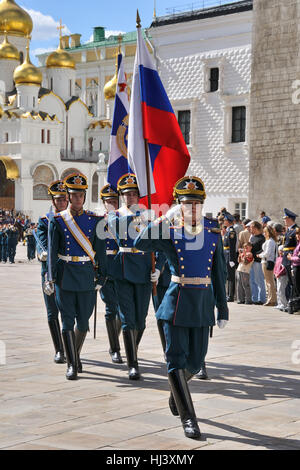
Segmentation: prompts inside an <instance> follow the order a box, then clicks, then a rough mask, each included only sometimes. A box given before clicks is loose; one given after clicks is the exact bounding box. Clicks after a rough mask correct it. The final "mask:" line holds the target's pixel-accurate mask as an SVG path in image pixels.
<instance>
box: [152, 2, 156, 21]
mask: <svg viewBox="0 0 300 470" xmlns="http://www.w3.org/2000/svg"><path fill="white" fill-rule="evenodd" d="M153 20H154V21H155V20H156V0H154V9H153Z"/></svg>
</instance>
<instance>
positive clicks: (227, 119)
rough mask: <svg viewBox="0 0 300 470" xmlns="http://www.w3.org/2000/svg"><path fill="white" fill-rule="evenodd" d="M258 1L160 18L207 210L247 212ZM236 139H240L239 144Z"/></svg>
mask: <svg viewBox="0 0 300 470" xmlns="http://www.w3.org/2000/svg"><path fill="white" fill-rule="evenodd" d="M251 30H252V1H249V0H247V1H241V2H237V3H232V4H229V5H223V6H218V7H214V8H208V9H204V10H198V11H193V12H186V13H178V14H173V15H170V16H165V17H159V18H156V19H155V20H154V21H153V23H152V26H151V28H150V30H149V32H150V34H151V38H152V42H153V44H154V46H155V56H156V60H157V66H158V70H159V72H160V76H161V78H162V81H163V83H164V85H165V88H166V90H167V93H168V96H169V98H170V100H171V102H172V105H173V108H174V111H175V112H177V115H178V120H179V123H180V124H181V127H182V129H183V133H184V135H185V137H186V142H187V143H188V148H189V151H190V154H191V164H190V167H189V169H188V173H189V174H193V175H197V176H199V177H201V178H202V179H203V181H204V183H205V186H206V191H207V200H206V203H205V208H204V210H205V212H206V213H210V214H213V215H214V216H215V215H216V214H217V212H218V211H219V209H220V208H221V207H223V206H225V207H226V208H227V210H229V211H230V212H232V213H233V212H236V211H239V212H240V214H241V215H242V216H245V215H246V214H247V211H248V186H249V184H248V178H249V149H248V136H249V129H248V127H249V126H248V125H249V122H250V119H249V99H250V86H251ZM234 141H235V142H234Z"/></svg>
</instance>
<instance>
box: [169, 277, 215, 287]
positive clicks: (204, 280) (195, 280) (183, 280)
mask: <svg viewBox="0 0 300 470" xmlns="http://www.w3.org/2000/svg"><path fill="white" fill-rule="evenodd" d="M171 281H172V282H176V283H177V284H182V285H184V284H193V285H195V286H197V285H200V284H206V285H208V284H211V278H210V277H179V276H172V277H171Z"/></svg>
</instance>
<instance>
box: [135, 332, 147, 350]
mask: <svg viewBox="0 0 300 470" xmlns="http://www.w3.org/2000/svg"><path fill="white" fill-rule="evenodd" d="M144 331H145V328H144V329H143V330H135V344H136V349H137V350H138V348H139V344H140V342H141V339H142V337H143V334H144Z"/></svg>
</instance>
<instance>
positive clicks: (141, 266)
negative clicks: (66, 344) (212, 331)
mask: <svg viewBox="0 0 300 470" xmlns="http://www.w3.org/2000/svg"><path fill="white" fill-rule="evenodd" d="M118 191H119V193H120V195H121V197H122V200H123V205H122V206H121V207H120V209H118V210H117V211H115V212H110V213H109V215H108V226H109V230H110V231H111V233H112V234H113V236H114V237H115V238H116V240H117V243H118V246H119V252H118V254H117V256H116V264H115V268H116V269H115V270H114V272H115V274H114V278H115V282H116V292H117V296H118V303H119V307H120V317H121V322H122V330H123V339H124V346H125V352H126V358H127V365H128V369H129V379H130V380H139V379H140V372H139V366H138V358H137V350H138V346H139V343H140V341H141V338H142V336H143V333H144V330H145V327H146V317H147V314H148V308H149V303H150V297H151V289H152V286H151V280H152V281H153V280H154V279H155V280H157V278H156V274H154V275H152V262H151V255H150V253H144V252H143V251H140V250H137V249H136V248H134V240H135V238H136V236H137V235H138V233H139V230H140V225H141V223H142V212H141V209H140V208H139V206H138V203H139V199H140V196H139V189H138V184H137V180H136V177H135V175H133V174H129V173H128V174H126V175H123V176H122V177H121V178H120V179H119V181H118ZM158 269H159V268H158ZM160 269H161V266H160ZM160 269H159V270H160Z"/></svg>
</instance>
